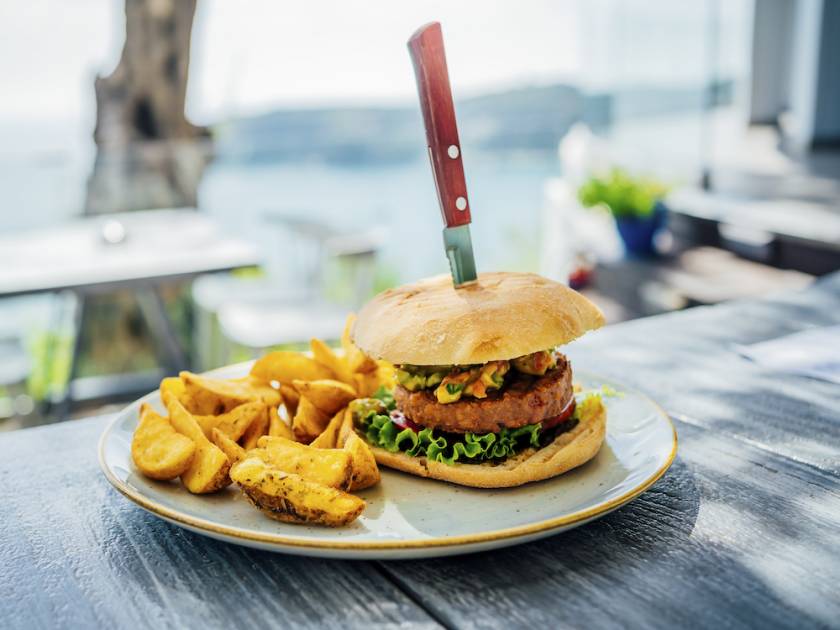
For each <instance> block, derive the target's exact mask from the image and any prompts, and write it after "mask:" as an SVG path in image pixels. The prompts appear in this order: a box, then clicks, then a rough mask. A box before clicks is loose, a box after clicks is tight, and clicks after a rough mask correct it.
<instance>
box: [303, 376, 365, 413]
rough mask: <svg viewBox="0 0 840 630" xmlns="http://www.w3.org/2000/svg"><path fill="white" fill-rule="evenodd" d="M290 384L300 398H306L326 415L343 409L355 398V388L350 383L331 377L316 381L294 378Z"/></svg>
mask: <svg viewBox="0 0 840 630" xmlns="http://www.w3.org/2000/svg"><path fill="white" fill-rule="evenodd" d="M292 385H294V388H295V389H296V390H297V391H298V392H299V393H300V395H301V397H302V398H306V399H307V400H308V401H309V402H311V403H312V404H313V405H315V406H316V407H317V408H318V409H319V410H320V411H323V412H324V413H325V414H327V415H328V416H332V415H333V414H334V413H335V412H336V411H338V410H339V409H343V408H344V407H346V406H347V403H349V402H350V401H351V400H353V399H354V398H356V390H355V389H353V388H352V387H350V385H347V384H346V383H342V382H341V381H334V380H332V379H324V380H318V381H301V380H298V379H295V380H294V381H292Z"/></svg>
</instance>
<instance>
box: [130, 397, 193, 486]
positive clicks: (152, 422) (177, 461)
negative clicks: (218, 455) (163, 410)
mask: <svg viewBox="0 0 840 630" xmlns="http://www.w3.org/2000/svg"><path fill="white" fill-rule="evenodd" d="M194 454H195V444H193V441H192V440H191V439H189V438H188V437H186V436H184V435H181V434H180V433H178V432H177V431H176V430H175V429H174V428H173V426H172V424H171V423H170V422H169V419H168V418H164V417H163V416H161V415H160V414H158V413H157V412H156V411H155V410H154V409H152V407H151V405H149V404H147V403H143V404H142V405H141V406H140V424H138V425H137V429H135V431H134V435H133V436H132V438H131V459H132V460H134V465H135V466H137V468H138V469H139V470H140V472H141V473H143V474H144V475H145V476H146V477H150V478H151V479H161V480H168V479H175V477H177V476H179V475H180V474H181V473H183V472H184V471H185V470H187V468H189V466H190V462H191V461H192V458H193V456H194Z"/></svg>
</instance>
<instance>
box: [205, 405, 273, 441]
mask: <svg viewBox="0 0 840 630" xmlns="http://www.w3.org/2000/svg"><path fill="white" fill-rule="evenodd" d="M263 414H265V405H264V404H263V403H262V402H260V401H258V400H255V401H252V402H249V403H245V404H244V405H239V406H238V407H234V408H233V409H232V410H230V411H228V412H227V413H223V414H221V415H218V416H194V418H195V420H196V422H198V426H200V427H201V430H202V431H204V435H206V436H207V437H208V438H211V437H212V432H213V429H219V430H220V431H221V432H222V433H224V434H225V435H226V436H228V437H229V438H230V439H232V440H233V441H234V442H236V441H237V440H238V439H239V438H241V437H242V436H243V435H244V434H245V432H246V431H247V430H248V427H250V426H251V424H252V423H253V422H254V421H255V420H256V419H257V418H258V417H259V416H260V415H263Z"/></svg>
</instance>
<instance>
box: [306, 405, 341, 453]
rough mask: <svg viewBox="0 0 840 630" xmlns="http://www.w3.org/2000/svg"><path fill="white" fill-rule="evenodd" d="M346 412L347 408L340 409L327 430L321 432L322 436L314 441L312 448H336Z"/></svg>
mask: <svg viewBox="0 0 840 630" xmlns="http://www.w3.org/2000/svg"><path fill="white" fill-rule="evenodd" d="M346 410H347V409H346V407H345V408H343V409H339V410H338V412H337V413H336V414H335V415H334V416H333V417H332V420H330V422H329V424H328V425H327V428H326V429H324V430H323V431H322V432H321V435H319V436H318V437H316V438H315V439H314V440H312V443H311V444H310V446H314V447H315V448H336V445H335V442H336V440H337V439H338V430H339V429H340V428H341V424H342V423H343V422H344V413H345V411H346Z"/></svg>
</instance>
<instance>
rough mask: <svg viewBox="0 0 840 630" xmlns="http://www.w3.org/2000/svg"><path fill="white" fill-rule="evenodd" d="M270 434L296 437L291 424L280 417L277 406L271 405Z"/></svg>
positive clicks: (269, 412)
mask: <svg viewBox="0 0 840 630" xmlns="http://www.w3.org/2000/svg"><path fill="white" fill-rule="evenodd" d="M268 434H269V435H270V436H272V437H284V438H287V439H289V440H291V439H294V436H293V435H292V430H291V429H290V428H289V425H288V424H286V423H285V422H284V421H283V420H281V419H280V414H279V413H278V412H277V407H269V409H268Z"/></svg>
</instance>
